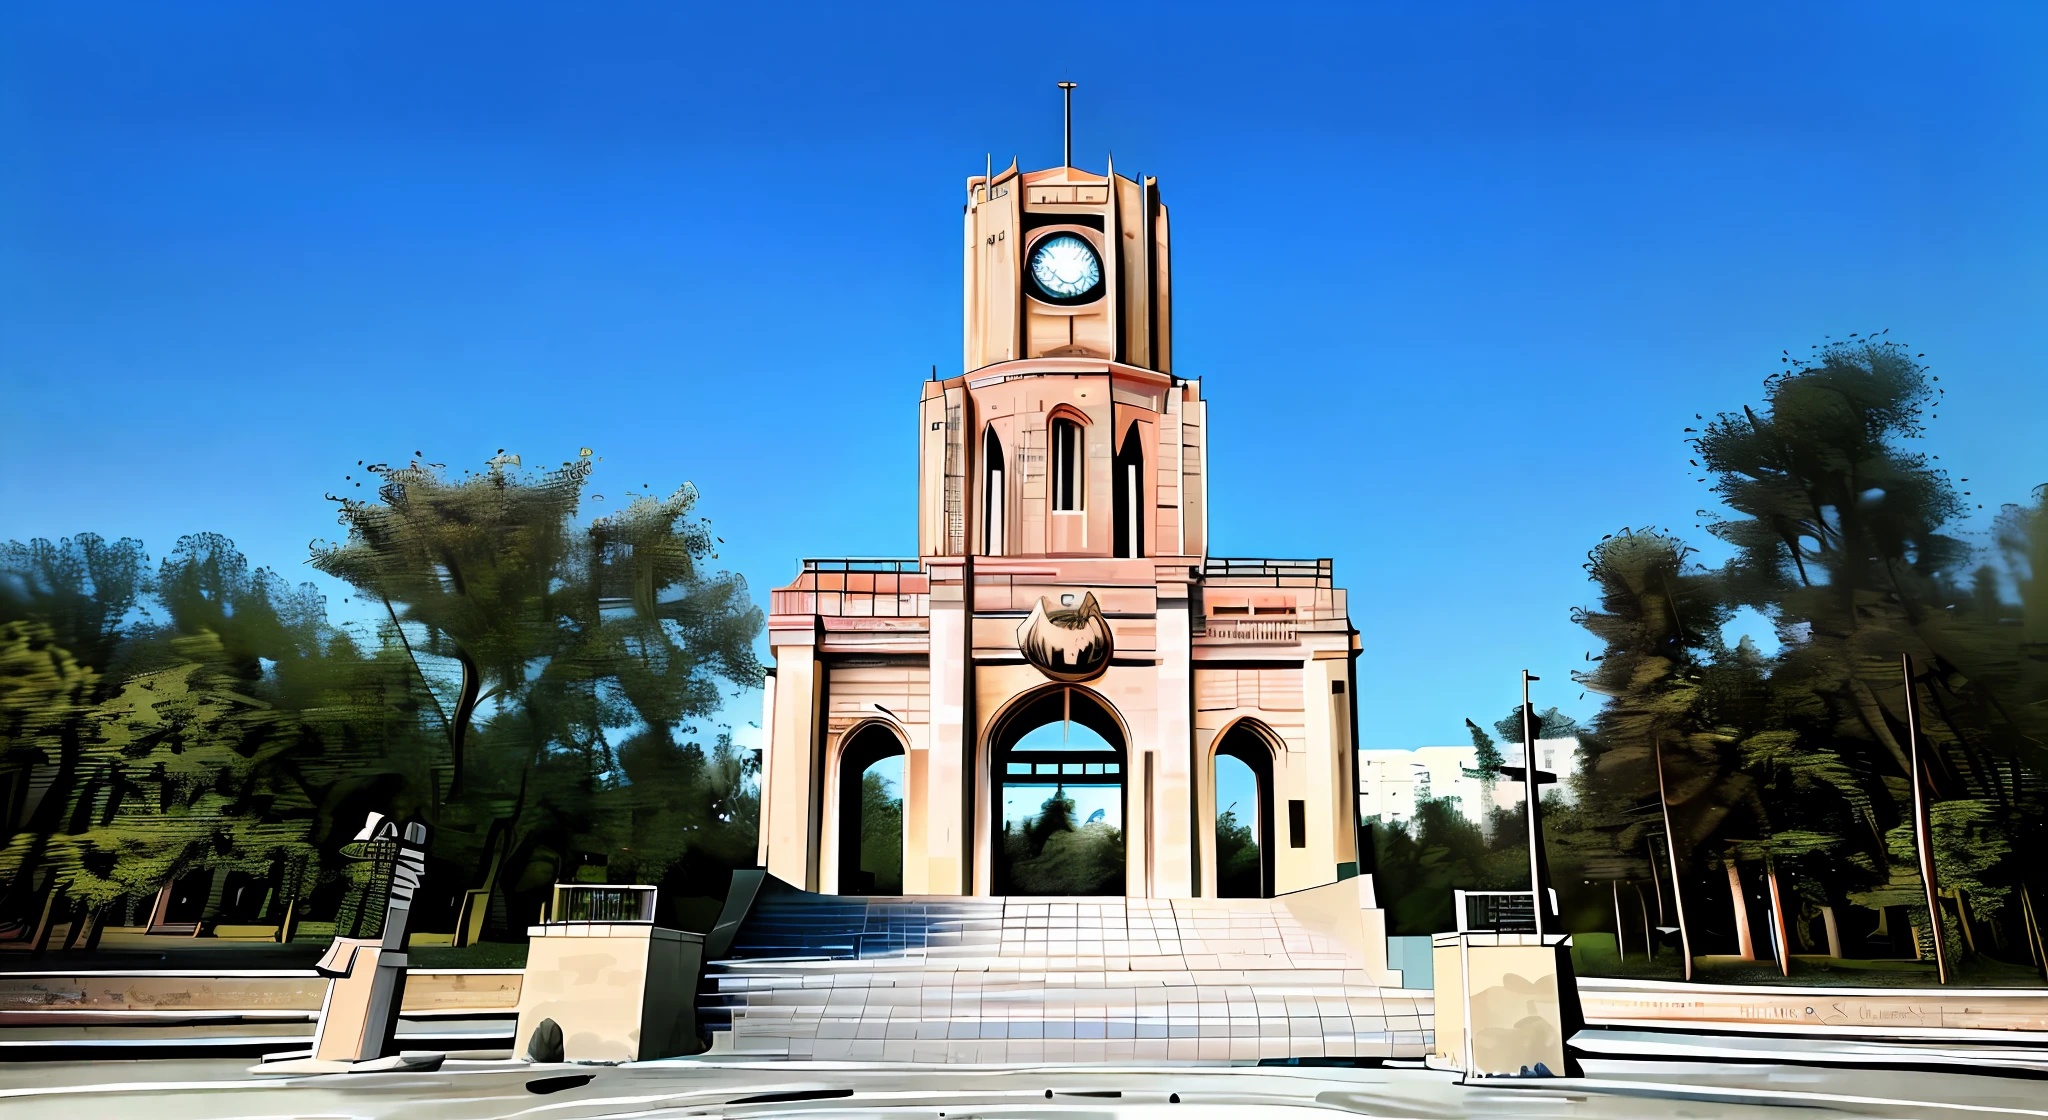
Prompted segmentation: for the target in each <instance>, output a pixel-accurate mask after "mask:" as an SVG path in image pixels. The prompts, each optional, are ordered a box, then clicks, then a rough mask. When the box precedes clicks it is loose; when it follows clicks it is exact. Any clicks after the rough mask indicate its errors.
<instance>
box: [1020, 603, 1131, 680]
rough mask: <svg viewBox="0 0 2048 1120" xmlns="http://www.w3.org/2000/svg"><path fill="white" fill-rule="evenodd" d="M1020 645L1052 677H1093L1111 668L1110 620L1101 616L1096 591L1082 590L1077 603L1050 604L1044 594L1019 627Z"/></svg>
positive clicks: (1076, 678)
mask: <svg viewBox="0 0 2048 1120" xmlns="http://www.w3.org/2000/svg"><path fill="white" fill-rule="evenodd" d="M1017 648H1018V649H1019V650H1022V651H1023V653H1024V660H1026V661H1029V662H1030V663H1031V664H1032V665H1034V666H1036V667H1037V669H1038V671H1039V672H1041V673H1044V674H1045V675H1046V676H1047V677H1050V678H1051V679H1053V680H1056V681H1062V682H1065V683H1067V684H1079V683H1080V682H1082V681H1092V680H1094V679H1095V678H1097V677H1099V676H1101V675H1102V672H1103V670H1105V669H1107V668H1109V656H1110V654H1111V653H1112V652H1113V645H1112V642H1111V639H1110V633H1109V620H1108V619H1106V618H1104V617H1102V608H1101V607H1099V606H1097V605H1096V603H1095V595H1094V593H1093V592H1089V593H1086V594H1083V595H1082V596H1081V605H1080V606H1078V607H1047V606H1046V604H1045V599H1044V598H1043V597H1041V598H1040V599H1039V600H1038V604H1037V605H1036V606H1034V607H1032V608H1031V616H1030V617H1029V618H1026V619H1025V620H1024V624H1023V625H1022V626H1019V627H1017Z"/></svg>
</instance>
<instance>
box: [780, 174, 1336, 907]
mask: <svg viewBox="0 0 2048 1120" xmlns="http://www.w3.org/2000/svg"><path fill="white" fill-rule="evenodd" d="M966 195H967V197H966V213H965V221H964V237H963V246H962V248H963V256H964V265H965V292H964V298H965V305H964V316H965V322H964V336H965V351H966V353H965V363H964V369H963V372H962V373H961V374H960V375H959V376H956V377H952V378H949V379H946V380H931V381H927V382H925V383H924V384H923V386H922V398H921V399H920V401H919V403H918V408H917V438H918V446H919V456H918V459H919V463H918V525H917V540H918V556H917V557H916V558H914V559H913V558H904V559H887V560H874V559H829V560H827V559H817V560H806V561H804V566H803V571H802V573H801V574H799V575H798V577H797V578H796V580H795V581H794V582H793V583H791V584H789V585H788V586H786V587H783V588H779V589H777V590H775V591H774V592H772V594H771V602H770V609H769V611H770V617H769V631H770V639H769V640H770V645H771V646H772V648H773V652H774V657H775V669H774V675H773V677H772V678H771V680H770V682H769V688H768V691H767V696H766V699H765V714H764V720H763V725H762V726H763V732H764V737H765V743H766V745H765V747H764V751H763V758H762V763H763V773H762V808H761V841H760V844H761V850H760V859H761V863H762V866H764V867H766V868H767V869H768V870H769V872H770V873H771V874H773V875H775V876H776V877H778V878H780V879H783V880H785V881H787V882H789V883H791V884H793V885H795V886H799V887H803V888H805V889H808V890H813V891H823V892H827V893H840V894H865V893H893V892H898V891H900V892H901V893H905V894H924V895H1024V894H1032V895H1036V894H1096V895H1102V894H1109V895H1125V896H1132V897H1153V898H1186V897H1215V896H1217V895H1219V894H1224V895H1273V894H1278V893H1285V892H1289V891H1295V890H1300V889H1303V888H1307V887H1312V886H1316V885H1319V884H1324V883H1330V882H1334V881H1336V880H1338V879H1343V878H1347V877H1349V876H1351V875H1354V874H1356V873H1357V869H1358V864H1357V860H1358V855H1357V845H1358V837H1357V829H1358V817H1357V799H1356V798H1355V797H1354V796H1353V790H1354V788H1355V774H1354V772H1353V770H1354V765H1355V752H1354V748H1355V745H1356V727H1357V709H1356V696H1357V681H1356V671H1355V668H1354V659H1355V657H1356V653H1357V650H1358V638H1357V632H1356V631H1355V630H1353V628H1352V626H1351V621H1350V618H1349V616H1348V613H1347V610H1346V604H1345V594H1344V592H1343V590H1342V589H1340V588H1338V587H1336V586H1335V585H1334V583H1333V580H1332V575H1331V563H1330V561H1328V560H1291V559H1236V558H1230V559H1226V558H1218V557H1211V556H1210V555H1209V554H1208V501H1207V497H1208V487H1207V475H1208V461H1207V446H1208V424H1207V419H1208V406H1207V404H1206V402H1205V401H1204V400H1203V399H1202V394H1201V383H1200V382H1199V381H1197V380H1194V379H1190V378H1184V377H1179V376H1176V375H1175V374H1174V372H1173V339H1172V306H1173V305H1172V284H1171V270H1170V268H1169V260H1170V257H1169V242H1168V236H1167V216H1166V207H1165V206H1164V205H1163V204H1162V203H1161V202H1160V199H1159V192H1158V185H1157V181H1156V180H1154V179H1151V178H1146V179H1143V180H1142V181H1140V180H1133V179H1130V178H1126V177H1124V176H1120V175H1118V174H1116V172H1115V169H1114V168H1113V167H1111V168H1110V169H1109V170H1108V171H1107V172H1106V173H1105V174H1101V175H1097V174H1093V173H1091V172H1086V171H1082V170H1080V169H1078V168H1074V167H1056V168H1051V169H1048V170H1044V171H1036V172H1028V173H1019V172H1018V171H1017V169H1016V167H1015V166H1014V165H1012V166H1011V167H1010V168H1009V169H1007V170H1004V171H1002V172H1000V173H997V174H994V175H992V176H975V177H973V178H970V179H969V180H967V190H966ZM1281 481H1282V480H1275V482H1276V484H1279V483H1280V482H1281ZM1219 773H1227V774H1228V775H1229V777H1228V778H1227V779H1226V782H1225V784H1226V785H1228V786H1229V787H1230V789H1231V791H1232V796H1231V803H1232V805H1233V806H1234V812H1233V819H1234V820H1235V821H1236V822H1237V823H1238V825H1240V826H1241V827H1240V828H1239V829H1234V830H1228V831H1227V832H1226V833H1225V834H1224V835H1223V836H1222V837H1221V838H1220V839H1219V833H1218V829H1217V817H1218V813H1219V808H1221V807H1220V806H1219V805H1218V788H1219V785H1218V775H1219ZM884 775H886V778H887V781H886V782H885V783H879V782H878V781H877V780H876V779H878V778H880V777H881V776H884ZM879 794H893V795H894V797H895V798H896V799H897V800H898V801H899V802H900V805H899V806H897V807H893V808H892V807H891V806H890V805H889V804H888V803H887V800H886V798H883V797H881V796H878V795H879ZM1247 800H1249V801H1250V802H1252V804H1251V805H1249V806H1247V805H1246V804H1245V802H1246V801H1247ZM899 831H900V836H899V835H897V834H898V832H899ZM1247 838H1249V841H1250V843H1249V844H1247V843H1246V840H1247ZM899 852H900V861H899V860H898V858H897V854H898V853H899Z"/></svg>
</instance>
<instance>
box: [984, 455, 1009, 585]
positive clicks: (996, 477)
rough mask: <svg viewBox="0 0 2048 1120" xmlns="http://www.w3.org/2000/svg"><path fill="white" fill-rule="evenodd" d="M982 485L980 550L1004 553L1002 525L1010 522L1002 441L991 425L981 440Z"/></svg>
mask: <svg viewBox="0 0 2048 1120" xmlns="http://www.w3.org/2000/svg"><path fill="white" fill-rule="evenodd" d="M981 458H982V463H983V466H982V476H983V486H982V495H981V551H982V554H983V555H985V556H1001V555H1002V554H1003V528H1004V526H1005V525H1006V524H1008V522H1009V510H1008V508H1007V503H1006V501H1005V499H1006V497H1007V495H1008V493H1009V491H1008V490H1006V489H1005V488H1004V486H1003V466H1004V463H1003V441H1002V440H1000V439H997V438H996V430H995V429H994V428H990V429H989V430H988V437H987V438H986V439H984V440H982V444H981Z"/></svg>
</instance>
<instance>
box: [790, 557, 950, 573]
mask: <svg viewBox="0 0 2048 1120" xmlns="http://www.w3.org/2000/svg"><path fill="white" fill-rule="evenodd" d="M804 571H807V572H892V573H895V574H897V575H902V574H905V573H910V574H917V573H921V572H923V571H924V561H922V560H919V559H918V558H917V557H915V556H913V557H911V558H909V559H907V560H901V559H897V558H896V557H893V556H833V557H817V556H807V557H805V558H804Z"/></svg>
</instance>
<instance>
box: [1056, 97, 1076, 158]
mask: <svg viewBox="0 0 2048 1120" xmlns="http://www.w3.org/2000/svg"><path fill="white" fill-rule="evenodd" d="M1079 84H1080V83H1078V82H1061V83H1060V91H1061V92H1062V93H1064V94H1066V97H1067V128H1066V133H1065V135H1066V143H1065V145H1064V146H1063V147H1062V148H1061V151H1062V153H1063V154H1062V156H1061V157H1060V166H1061V167H1072V166H1074V87H1075V86H1077V85H1079Z"/></svg>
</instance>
